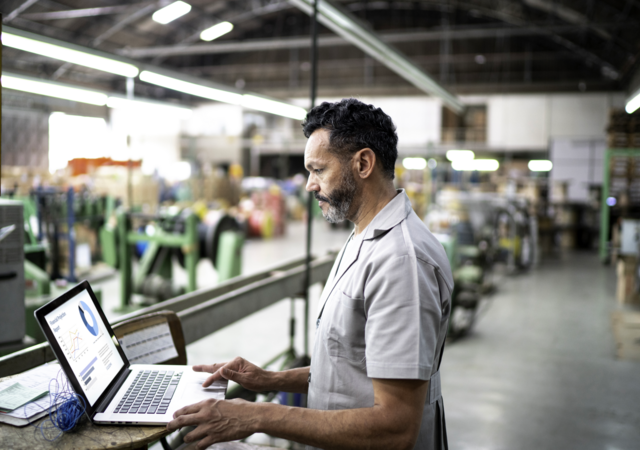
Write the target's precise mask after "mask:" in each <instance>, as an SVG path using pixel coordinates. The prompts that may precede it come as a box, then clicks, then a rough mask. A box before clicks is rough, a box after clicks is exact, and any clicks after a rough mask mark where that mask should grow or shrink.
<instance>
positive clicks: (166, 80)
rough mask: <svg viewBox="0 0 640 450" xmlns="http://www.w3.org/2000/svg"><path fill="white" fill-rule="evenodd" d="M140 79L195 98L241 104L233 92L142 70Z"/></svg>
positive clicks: (240, 97)
mask: <svg viewBox="0 0 640 450" xmlns="http://www.w3.org/2000/svg"><path fill="white" fill-rule="evenodd" d="M140 79H141V80H142V81H146V82H147V83H151V84H155V85H157V86H162V87H165V88H167V89H173V90H174V91H179V92H184V93H185V94H191V95H195V96H197V97H202V98H208V99H209V100H215V101H218V102H224V103H231V104H234V105H239V104H240V103H242V95H240V94H236V93H235V92H229V91H223V90H221V89H215V88H211V87H207V86H203V85H201V84H196V83H190V82H188V81H182V80H178V79H177V78H171V77H166V76H164V75H160V74H158V73H155V72H149V71H147V70H143V71H142V72H141V73H140Z"/></svg>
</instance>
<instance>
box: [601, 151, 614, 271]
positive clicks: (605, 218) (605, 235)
mask: <svg viewBox="0 0 640 450" xmlns="http://www.w3.org/2000/svg"><path fill="white" fill-rule="evenodd" d="M611 156H612V155H611V150H609V149H607V150H606V151H605V153H604V173H603V174H602V197H601V198H600V261H602V263H603V264H604V263H606V262H607V261H608V260H609V258H610V255H609V252H608V249H607V241H608V239H609V225H610V224H609V214H610V212H609V205H607V198H609V182H610V180H609V176H610V172H609V167H610V165H611Z"/></svg>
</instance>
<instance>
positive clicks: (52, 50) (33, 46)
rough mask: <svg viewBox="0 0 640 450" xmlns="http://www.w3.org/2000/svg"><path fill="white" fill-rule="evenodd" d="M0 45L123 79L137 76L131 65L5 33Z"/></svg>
mask: <svg viewBox="0 0 640 450" xmlns="http://www.w3.org/2000/svg"><path fill="white" fill-rule="evenodd" d="M2 45H6V46H7V47H12V48H16V49H18V50H22V51H25V52H30V53H35V54H37V55H42V56H46V57H48V58H53V59H59V60H61V61H67V62H70V63H73V64H78V65H80V66H85V67H90V68H91V69H96V70H102V71H104V72H109V73H114V74H116V75H122V76H123V77H135V76H136V75H138V68H137V67H136V66H134V65H133V64H128V63H124V62H121V61H117V60H115V59H109V58H104V57H102V56H97V55H92V54H90V53H85V52H81V51H78V50H72V49H70V48H65V47H61V46H59V45H54V44H49V43H46V42H42V41H38V40H35V39H29V38H25V37H22V36H17V35H15V34H11V33H7V32H3V33H2Z"/></svg>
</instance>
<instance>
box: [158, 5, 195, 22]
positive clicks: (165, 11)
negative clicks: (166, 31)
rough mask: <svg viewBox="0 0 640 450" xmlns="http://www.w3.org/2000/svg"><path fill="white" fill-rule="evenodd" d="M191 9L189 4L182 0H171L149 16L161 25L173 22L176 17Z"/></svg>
mask: <svg viewBox="0 0 640 450" xmlns="http://www.w3.org/2000/svg"><path fill="white" fill-rule="evenodd" d="M189 11H191V5H190V4H188V3H185V2H182V1H177V2H173V3H171V4H170V5H167V6H165V7H164V8H161V9H159V10H157V11H156V12H154V13H153V15H152V16H151V18H152V19H153V20H155V21H156V22H158V23H161V24H163V25H165V24H167V23H169V22H173V21H174V20H176V19H177V18H178V17H182V16H184V15H185V14H186V13H188V12H189Z"/></svg>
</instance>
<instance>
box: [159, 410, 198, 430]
mask: <svg viewBox="0 0 640 450" xmlns="http://www.w3.org/2000/svg"><path fill="white" fill-rule="evenodd" d="M176 414H177V413H176ZM200 422H201V418H200V417H199V416H198V415H197V414H183V415H180V416H177V417H176V418H175V419H173V420H172V421H171V422H169V423H168V424H167V430H169V431H175V430H179V429H180V428H183V427H188V426H194V427H195V426H198V425H199V424H200Z"/></svg>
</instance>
